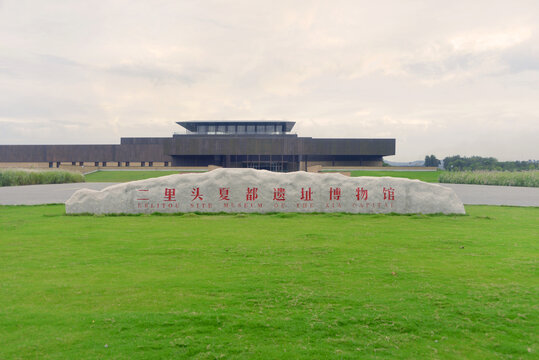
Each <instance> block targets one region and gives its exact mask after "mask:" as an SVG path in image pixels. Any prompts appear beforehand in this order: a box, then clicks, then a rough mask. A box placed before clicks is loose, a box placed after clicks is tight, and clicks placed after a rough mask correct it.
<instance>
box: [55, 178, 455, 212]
mask: <svg viewBox="0 0 539 360" xmlns="http://www.w3.org/2000/svg"><path fill="white" fill-rule="evenodd" d="M195 211H196V212H258V213H266V212H347V213H391V212H394V213H403V214H406V213H423V214H432V213H444V214H464V213H465V210H464V206H463V204H462V201H461V200H460V199H459V198H458V196H457V195H456V194H455V192H454V191H453V190H452V189H449V188H446V187H443V186H440V185H437V184H429V183H425V182H422V181H419V180H408V179H403V178H392V177H347V176H344V175H341V174H327V173H326V174H317V173H307V172H303V171H299V172H293V173H275V172H270V171H265V170H254V169H217V170H214V171H210V172H207V173H203V174H182V175H169V176H162V177H159V178H153V179H148V180H140V181H133V182H129V183H123V184H117V185H113V186H109V187H107V188H105V189H103V190H101V191H96V190H90V189H81V190H78V191H77V192H76V193H75V194H73V196H71V198H70V199H69V200H67V202H66V212H67V213H68V214H77V213H92V214H112V213H126V214H135V213H154V212H163V213H173V212H195Z"/></svg>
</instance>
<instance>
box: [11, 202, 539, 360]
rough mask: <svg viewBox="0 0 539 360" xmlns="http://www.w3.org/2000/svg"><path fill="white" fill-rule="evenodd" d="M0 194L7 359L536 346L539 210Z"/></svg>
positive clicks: (369, 353) (515, 350)
mask: <svg viewBox="0 0 539 360" xmlns="http://www.w3.org/2000/svg"><path fill="white" fill-rule="evenodd" d="M466 210H467V212H468V215H467V216H421V215H412V216H397V215H345V214H325V215H321V214H304V215H302V214H274V215H243V214H239V215H213V216H211V215H196V214H188V215H183V216H157V215H152V216H65V215H64V211H65V210H64V206H63V205H52V206H32V207H29V206H21V207H6V206H4V207H0V254H1V256H0V268H1V269H2V271H1V272H0V304H1V307H0V342H1V344H0V359H12V358H39V359H42V358H55V359H57V358H63V359H95V358H114V359H148V358H194V359H216V358H224V359H237V358H245V359H267V358H273V359H325V358H338V359H340V358H343V359H352V358H354V359H355V358H362V359H375V358H392V359H393V358H411V359H423V358H443V359H463V358H466V359H471V358H475V359H493V358H530V359H531V358H537V351H538V350H539V348H538V343H539V337H538V333H537V328H538V326H539V319H538V315H539V309H538V302H537V299H538V298H539V288H538V287H539V281H538V271H537V259H538V255H539V252H538V242H537V239H538V238H539V224H538V219H539V208H516V207H487V206H468V207H466Z"/></svg>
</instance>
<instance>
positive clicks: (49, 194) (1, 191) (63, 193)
mask: <svg viewBox="0 0 539 360" xmlns="http://www.w3.org/2000/svg"><path fill="white" fill-rule="evenodd" d="M114 184H115V183H73V184H47V185H25V186H3V187H0V205H39V204H60V203H65V202H66V201H67V199H69V198H70V197H71V195H73V194H74V193H75V191H77V190H79V189H84V188H86V189H94V190H101V189H104V188H106V187H107V186H110V185H114Z"/></svg>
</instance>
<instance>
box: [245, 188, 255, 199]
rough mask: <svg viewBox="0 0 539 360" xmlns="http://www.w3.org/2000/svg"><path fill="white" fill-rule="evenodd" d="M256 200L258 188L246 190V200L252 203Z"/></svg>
mask: <svg viewBox="0 0 539 360" xmlns="http://www.w3.org/2000/svg"><path fill="white" fill-rule="evenodd" d="M256 199H258V188H255V187H254V188H247V194H246V200H247V201H254V200H256Z"/></svg>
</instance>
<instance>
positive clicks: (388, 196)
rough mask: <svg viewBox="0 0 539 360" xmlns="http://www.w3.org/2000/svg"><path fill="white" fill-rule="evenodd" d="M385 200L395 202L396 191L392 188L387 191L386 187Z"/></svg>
mask: <svg viewBox="0 0 539 360" xmlns="http://www.w3.org/2000/svg"><path fill="white" fill-rule="evenodd" d="M384 200H395V189H393V188H392V187H389V189H386V188H385V187H384Z"/></svg>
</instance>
